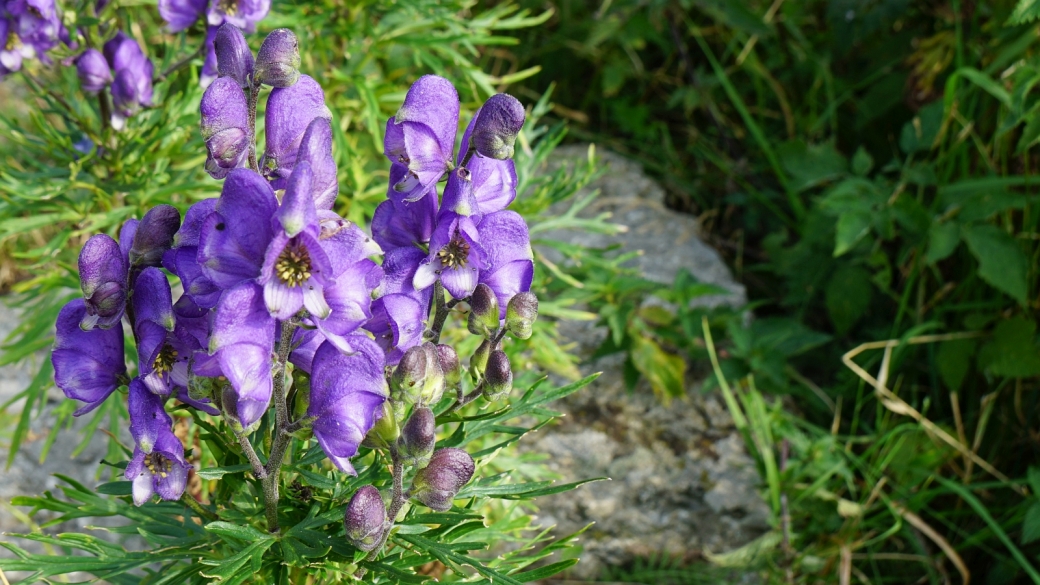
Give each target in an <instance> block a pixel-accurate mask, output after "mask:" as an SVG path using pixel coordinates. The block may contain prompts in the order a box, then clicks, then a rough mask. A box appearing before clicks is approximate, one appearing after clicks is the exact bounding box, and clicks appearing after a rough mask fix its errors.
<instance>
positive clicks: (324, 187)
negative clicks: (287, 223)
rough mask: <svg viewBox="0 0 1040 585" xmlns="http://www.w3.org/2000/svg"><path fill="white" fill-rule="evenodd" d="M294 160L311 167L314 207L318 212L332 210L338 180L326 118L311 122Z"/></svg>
mask: <svg viewBox="0 0 1040 585" xmlns="http://www.w3.org/2000/svg"><path fill="white" fill-rule="evenodd" d="M296 160H297V161H307V162H308V163H310V165H311V171H312V172H313V173H314V179H313V180H312V182H311V191H312V194H313V196H314V207H316V208H317V209H319V210H321V209H332V208H333V206H335V205H336V196H337V195H339V178H338V177H337V169H336V161H335V159H333V158H332V124H331V123H330V122H329V120H328V118H322V117H318V118H315V119H313V120H311V123H310V125H308V126H307V131H306V132H304V133H303V139H301V140H300V149H299V151H298V152H297V155H296Z"/></svg>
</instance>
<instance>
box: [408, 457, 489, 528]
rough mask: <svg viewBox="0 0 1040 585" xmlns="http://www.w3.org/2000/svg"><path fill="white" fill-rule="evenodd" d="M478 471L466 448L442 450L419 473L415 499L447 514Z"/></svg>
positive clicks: (415, 484) (413, 483)
mask: <svg viewBox="0 0 1040 585" xmlns="http://www.w3.org/2000/svg"><path fill="white" fill-rule="evenodd" d="M475 469H476V465H474V463H473V458H472V457H470V456H469V453H466V452H465V451H463V450H462V449H454V448H448V449H439V450H437V452H435V453H434V454H433V457H431V458H430V463H429V465H427V466H426V467H424V468H422V469H420V470H419V472H418V473H416V474H415V479H414V480H412V489H411V494H412V497H414V498H415V499H417V500H419V501H420V502H422V503H423V504H425V505H427V506H429V507H430V508H433V509H434V510H436V511H438V512H446V511H448V510H450V509H451V501H452V500H453V499H455V495H456V494H458V493H459V490H460V489H462V486H464V485H466V483H467V482H469V480H470V478H471V477H473V472H474V470H475Z"/></svg>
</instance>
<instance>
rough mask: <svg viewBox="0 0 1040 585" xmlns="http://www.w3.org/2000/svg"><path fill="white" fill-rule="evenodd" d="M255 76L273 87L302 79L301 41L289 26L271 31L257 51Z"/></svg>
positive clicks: (258, 80) (260, 81)
mask: <svg viewBox="0 0 1040 585" xmlns="http://www.w3.org/2000/svg"><path fill="white" fill-rule="evenodd" d="M254 78H255V79H256V81H257V82H258V83H262V84H264V85H269V86H271V87H289V86H291V85H293V84H295V83H296V81H297V80H299V79H300V43H299V41H298V40H297V39H296V34H294V33H293V31H291V30H289V29H287V28H279V29H275V30H273V31H271V33H270V34H269V35H267V37H266V38H265V39H264V43H263V44H262V45H260V50H259V51H257V53H256V69H255V74H254Z"/></svg>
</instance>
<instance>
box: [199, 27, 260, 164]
mask: <svg viewBox="0 0 1040 585" xmlns="http://www.w3.org/2000/svg"><path fill="white" fill-rule="evenodd" d="M222 28H223V27H222ZM199 112H200V113H201V114H202V138H203V139H204V140H205V141H206V151H207V153H208V154H207V157H206V172H207V173H209V175H210V176H211V177H213V178H214V179H223V178H225V177H227V175H228V173H229V172H231V169H235V168H238V167H243V166H245V164H246V157H247V156H248V155H249V141H250V138H251V136H250V132H249V106H248V104H247V103H246V94H245V92H244V91H243V90H242V87H241V86H240V85H239V83H238V81H237V80H235V79H234V78H232V77H221V78H220V79H217V80H216V81H214V82H213V83H211V84H210V86H209V87H207V88H206V93H204V94H203V95H202V102H201V104H200V105H199Z"/></svg>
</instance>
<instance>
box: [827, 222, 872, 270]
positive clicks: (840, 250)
mask: <svg viewBox="0 0 1040 585" xmlns="http://www.w3.org/2000/svg"><path fill="white" fill-rule="evenodd" d="M872 222H873V217H872V216H871V215H870V214H868V213H862V212H859V211H854V212H850V213H843V214H841V216H840V217H838V223H837V225H836V226H835V227H834V257H835V258H837V257H838V256H841V255H842V254H844V253H846V252H848V251H849V250H851V249H852V248H853V247H854V246H855V245H856V244H858V243H859V241H860V240H862V239H863V238H864V236H866V235H867V234H868V233H869V232H870V225H871V223H872Z"/></svg>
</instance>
